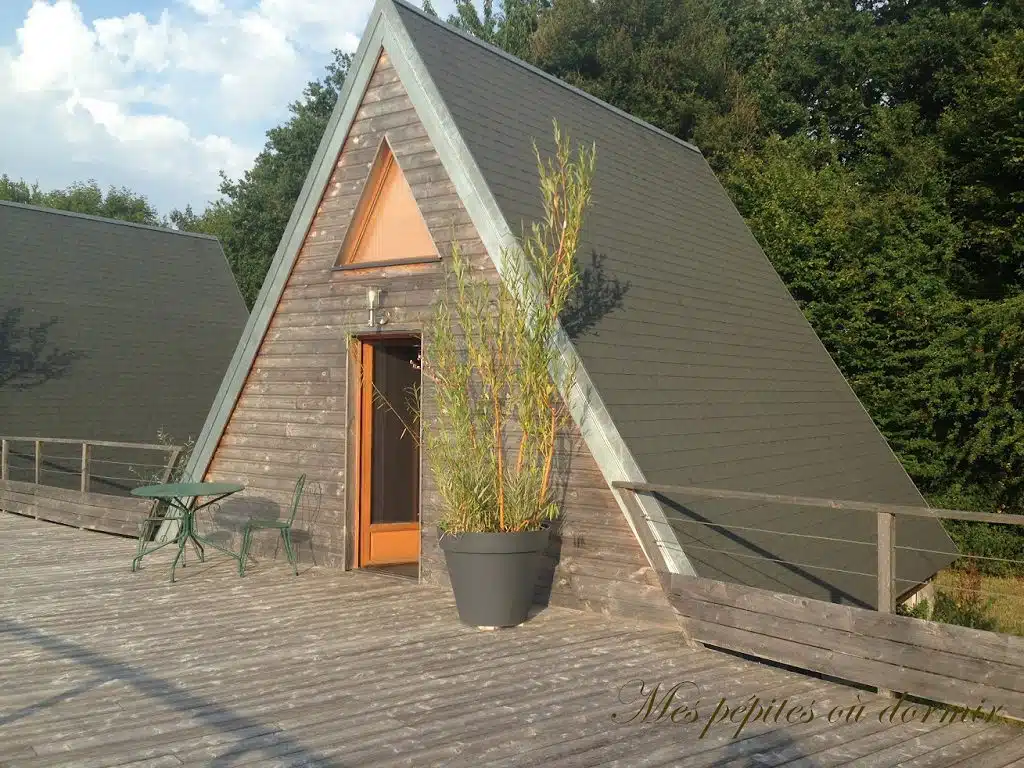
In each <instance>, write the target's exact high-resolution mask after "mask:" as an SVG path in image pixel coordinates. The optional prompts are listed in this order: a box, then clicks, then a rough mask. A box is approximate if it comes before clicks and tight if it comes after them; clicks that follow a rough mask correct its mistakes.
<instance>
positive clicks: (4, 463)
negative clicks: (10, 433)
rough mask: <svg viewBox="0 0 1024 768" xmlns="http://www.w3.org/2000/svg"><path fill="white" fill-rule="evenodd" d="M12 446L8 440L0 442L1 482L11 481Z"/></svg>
mask: <svg viewBox="0 0 1024 768" xmlns="http://www.w3.org/2000/svg"><path fill="white" fill-rule="evenodd" d="M10 460H11V446H10V443H8V441H7V440H0V480H8V479H10V478H9V477H8V475H9V474H10V466H9V465H10Z"/></svg>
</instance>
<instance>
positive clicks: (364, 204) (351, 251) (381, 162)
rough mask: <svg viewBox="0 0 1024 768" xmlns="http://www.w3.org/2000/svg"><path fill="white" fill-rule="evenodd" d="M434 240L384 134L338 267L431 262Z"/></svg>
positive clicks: (434, 255) (347, 234)
mask: <svg viewBox="0 0 1024 768" xmlns="http://www.w3.org/2000/svg"><path fill="white" fill-rule="evenodd" d="M438 259H439V257H438V254H437V248H436V247H435V246H434V240H433V238H432V237H431V235H430V230H429V229H427V224H426V222H425V221H423V216H422V215H420V209H419V206H417V205H416V198H414V197H413V195H412V189H411V188H410V187H409V182H407V181H406V180H405V176H404V174H403V173H402V169H401V168H399V167H398V163H397V162H395V156H394V154H392V152H391V147H390V146H388V142H387V140H386V139H385V140H384V141H383V142H381V146H380V150H379V151H378V152H377V159H376V160H375V161H374V163H373V168H371V169H370V176H369V178H368V179H367V180H366V185H365V186H364V187H363V195H362V197H361V198H360V200H359V204H358V205H357V206H356V210H355V213H354V214H353V215H352V222H351V224H349V227H348V232H347V233H346V235H345V241H344V243H342V246H341V253H340V254H339V255H338V262H337V266H338V267H339V268H341V269H346V268H347V269H357V268H360V267H371V266H376V265H378V264H382V263H385V264H394V263H411V262H418V261H437V260H438Z"/></svg>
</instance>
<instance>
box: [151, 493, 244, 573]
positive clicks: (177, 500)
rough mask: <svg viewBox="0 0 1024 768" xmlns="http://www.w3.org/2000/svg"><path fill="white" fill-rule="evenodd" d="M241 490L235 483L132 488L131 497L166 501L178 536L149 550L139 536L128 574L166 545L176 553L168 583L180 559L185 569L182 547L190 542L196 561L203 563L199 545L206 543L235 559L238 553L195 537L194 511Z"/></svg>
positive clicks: (200, 537) (203, 554) (203, 553)
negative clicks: (174, 513) (176, 524)
mask: <svg viewBox="0 0 1024 768" xmlns="http://www.w3.org/2000/svg"><path fill="white" fill-rule="evenodd" d="M244 490H245V486H243V485H239V484H237V483H168V484H165V485H147V486H145V487H143V488H134V489H133V490H132V496H140V497H142V498H144V499H160V500H161V501H166V502H167V504H168V505H169V506H170V507H172V508H174V509H175V510H176V511H177V512H178V515H177V516H176V517H168V518H166V519H168V520H173V521H176V522H177V523H178V534H177V535H176V536H175V537H174V538H173V539H169V540H168V541H165V542H163V543H161V544H158V545H157V546H155V547H151V548H149V549H146V547H145V542H144V541H143V540H142V537H141V536H140V537H139V549H138V553H137V554H136V555H135V558H134V559H133V560H132V571H133V572H134V571H135V570H136V569H137V568H138V567H139V562H140V561H141V560H142V558H144V557H145V556H146V555H148V554H151V553H153V552H156V551H157V550H158V549H163V548H164V547H166V546H167V545H168V544H177V545H178V554H177V555H175V556H174V562H173V563H172V564H171V582H172V583H173V582H174V569H175V568H177V567H178V560H181V567H182V568H184V567H185V545H186V544H187V543H188V542H189V541H191V542H192V545H193V546H194V547H195V548H196V554H198V555H199V562H204V561H205V552H204V551H203V543H206V544H209V545H210V546H211V547H213V548H214V549H219V550H220V551H221V552H223V553H224V554H226V555H230V556H231V557H233V558H234V559H235V560H239V555H238V553H236V552H232V551H231V550H229V549H225V548H224V547H222V546H220V545H219V544H215V543H214V542H212V541H210V540H209V539H207V538H205V537H203V536H200V535H199V532H198V531H197V530H196V512H198V511H199V510H201V509H205V508H206V507H208V506H210V505H211V504H215V503H217V502H218V501H220V500H221V499H224V498H227V497H228V496H230V495H232V494H234V493H238V492H239V491H244ZM207 497H209V500H208V501H205V502H203V503H202V504H199V503H198V501H199V499H200V498H207Z"/></svg>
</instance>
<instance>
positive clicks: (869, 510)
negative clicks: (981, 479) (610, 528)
mask: <svg viewBox="0 0 1024 768" xmlns="http://www.w3.org/2000/svg"><path fill="white" fill-rule="evenodd" d="M612 486H613V488H615V489H616V490H617V491H618V492H619V493H620V494H623V495H624V497H625V501H626V507H627V509H628V510H629V514H630V515H631V517H632V518H633V521H632V522H633V525H634V526H635V527H638V529H639V528H643V529H646V530H647V532H649V530H650V529H649V526H648V525H647V524H646V520H645V519H643V515H642V511H641V507H640V505H639V504H638V503H637V495H640V494H644V495H650V496H653V497H654V498H655V499H657V500H658V501H660V502H662V503H663V505H664V504H665V502H669V503H668V506H670V507H671V506H673V505H675V504H676V502H675V501H674V500H675V499H678V498H679V497H690V498H691V499H692V498H696V499H702V500H714V501H731V502H752V503H755V504H772V505H779V506H784V507H786V508H787V509H790V508H796V509H800V508H805V509H807V508H817V509H828V510H836V511H840V512H847V513H850V514H856V515H874V516H875V519H876V521H875V526H874V527H875V529H876V531H877V534H876V537H875V542H874V546H875V548H876V558H875V559H876V562H877V570H876V574H875V579H876V583H877V603H876V605H875V606H874V610H871V609H870V608H867V607H860V606H858V605H841V604H837V603H834V602H826V601H825V600H817V599H814V598H811V597H807V596H801V595H798V594H792V593H787V592H784V591H773V590H769V589H761V588H756V587H752V586H748V585H746V584H741V583H736V582H730V581H724V580H716V579H709V578H700V577H691V576H680V575H679V574H669V573H668V572H667V570H665V571H663V572H662V584H663V586H664V588H665V590H666V592H667V594H668V597H669V600H670V601H671V602H672V604H673V606H674V607H675V608H676V610H677V611H678V612H679V613H680V615H681V616H682V617H683V619H684V622H685V624H686V628H687V630H688V632H689V634H690V635H691V637H692V638H693V639H694V640H697V641H700V642H703V643H706V644H708V645H713V646H716V647H721V648H726V649H728V650H732V651H738V652H741V653H746V654H750V655H753V656H757V657H760V658H764V659H767V660H770V661H775V662H780V663H784V664H789V665H792V666H794V667H797V668H801V669H805V670H809V671H813V672H817V673H820V674H825V675H830V676H833V677H837V678H841V679H845V680H848V681H851V682H855V683H860V684H866V685H870V686H874V687H876V688H877V689H878V690H879V692H881V693H883V694H891V692H893V691H899V692H901V693H905V694H908V695H914V696H918V697H922V698H925V699H929V700H932V701H939V702H943V703H947V704H953V705H956V706H961V707H972V708H973V707H976V706H978V705H980V704H981V703H982V701H981V700H982V699H985V701H986V704H985V706H986V707H990V706H1002V707H1003V710H1002V714H1006V715H1009V716H1013V717H1017V718H1021V717H1024V637H1019V636H1014V635H1007V634H1002V633H998V632H989V631H983V630H978V629H971V628H967V627H962V626H957V625H951V624H939V623H936V622H932V621H924V620H921V619H916V618H910V617H908V616H902V615H897V614H896V613H895V608H896V605H895V604H896V601H897V599H898V597H899V594H900V592H899V590H897V588H896V582H897V579H896V568H895V566H896V553H897V551H898V550H910V551H915V547H913V546H898V545H897V541H896V519H897V518H899V517H907V518H914V519H922V518H924V519H931V520H935V521H941V520H966V521H972V522H983V523H995V524H1000V525H1014V526H1021V525H1024V515H1016V514H992V513H981V512H967V511H962V510H949V509H935V508H928V507H913V506H901V505H892V504H877V503H871V502H859V501H846V500H836V499H821V498H809V497H802V496H787V495H780V494H766V493H749V492H743V491H731V490H721V489H713V488H700V487H694V486H677V485H661V484H651V483H632V482H614V483H613V484H612ZM685 506H687V507H694V506H696V504H695V503H694V502H686V504H685ZM697 517H698V518H699V519H697V520H694V519H688V520H685V521H680V522H686V523H696V524H698V525H703V526H706V527H709V528H713V529H729V528H730V527H737V526H730V524H729V522H721V521H715V520H712V519H710V518H708V517H705V516H697ZM669 522H670V524H671V523H672V519H671V516H670V519H669ZM744 529H747V530H748V529H749V527H746V528H744ZM762 532H763V531H762ZM769 533H770V532H769ZM779 533H780V534H781V533H782V532H779ZM783 535H785V536H801V535H806V536H807V537H808V538H809V539H813V538H822V537H816V536H815V535H813V534H800V533H793V532H791V531H787V532H785V533H784V534H783ZM833 541H840V540H833ZM843 543H849V544H864V543H865V542H853V541H847V542H843ZM651 544H653V542H651ZM758 549H762V548H760V547H759V548H758ZM683 550H684V552H685V551H686V546H685V545H683ZM916 551H918V552H930V551H931V550H926V549H918V550H916ZM962 554H963V555H964V556H966V557H970V554H969V553H962ZM769 559H770V558H769ZM777 562H778V561H777ZM1022 564H1024V563H1022ZM655 567H656V568H659V570H660V569H661V568H662V567H663V566H661V565H659V564H656V565H655ZM826 570H829V569H826ZM833 570H840V569H838V568H837V569H833Z"/></svg>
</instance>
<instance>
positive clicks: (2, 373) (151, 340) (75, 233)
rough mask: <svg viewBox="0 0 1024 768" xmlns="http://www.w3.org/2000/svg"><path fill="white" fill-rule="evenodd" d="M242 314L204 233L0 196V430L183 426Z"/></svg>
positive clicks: (187, 433) (177, 431) (123, 437)
mask: <svg viewBox="0 0 1024 768" xmlns="http://www.w3.org/2000/svg"><path fill="white" fill-rule="evenodd" d="M247 316H248V313H247V311H246V308H245V302H244V301H243V300H242V296H241V294H240V293H239V291H238V287H237V285H236V284H235V280H234V277H233V276H232V274H231V269H230V267H229V266H228V263H227V260H226V259H225V257H224V252H223V250H221V247H220V243H218V242H217V239H216V238H213V237H208V236H206V235H197V234H190V233H186V232H177V231H174V230H171V229H167V228H164V227H151V226H145V225H140V224H132V223H128V222H124V221H115V220H112V219H103V218H98V217H95V216H86V215H83V214H77V213H70V212H67V211H56V210H52V209H48V208H38V207H35V206H29V205H21V204H17V203H8V202H0V325H4V326H6V327H2V328H0V336H3V338H0V434H5V435H17V436H25V437H35V436H41V437H66V438H71V439H86V440H89V439H91V440H111V441H127V442H142V443H155V442H156V440H157V432H158V430H161V429H162V430H164V431H165V432H166V433H167V434H168V435H169V436H170V437H171V438H173V439H174V440H176V441H179V442H183V441H185V440H187V439H188V438H189V437H192V438H195V437H196V436H198V434H199V431H200V429H201V428H202V426H203V422H204V420H205V418H206V416H207V413H208V411H209V409H210V406H211V404H212V403H213V398H214V395H215V394H216V392H217V387H218V385H219V383H220V381H221V379H222V377H223V376H224V372H225V369H226V367H227V360H228V356H229V355H230V354H231V350H232V349H234V347H235V345H236V344H237V343H238V336H239V334H240V333H241V332H242V329H243V328H244V327H245V322H246V318H247ZM65 453H66V452H65ZM126 472H127V470H125V471H122V472H121V473H120V474H122V475H123V474H126ZM107 474H110V473H109V472H108V473H107Z"/></svg>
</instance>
